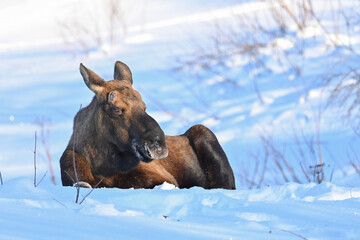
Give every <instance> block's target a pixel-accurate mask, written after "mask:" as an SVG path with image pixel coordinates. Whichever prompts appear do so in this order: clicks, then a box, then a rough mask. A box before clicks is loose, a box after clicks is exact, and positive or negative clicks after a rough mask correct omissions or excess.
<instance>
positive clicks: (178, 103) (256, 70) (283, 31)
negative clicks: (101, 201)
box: [0, 0, 360, 188]
mask: <svg viewBox="0 0 360 240" xmlns="http://www.w3.org/2000/svg"><path fill="white" fill-rule="evenodd" d="M0 32H1V34H0V104H1V105H0V172H1V176H2V179H3V181H4V182H6V181H8V180H10V179H12V178H15V177H22V176H33V175H34V157H35V156H36V160H37V170H36V171H37V174H38V175H39V176H43V175H44V174H45V173H46V176H45V178H44V181H52V182H53V183H54V184H58V185H59V184H61V179H60V169H59V158H60V156H61V154H62V152H63V151H64V149H65V147H66V145H67V143H68V141H69V139H70V136H71V134H72V121H73V117H74V116H75V114H76V112H77V111H78V110H79V108H80V105H82V106H86V105H88V104H89V103H90V101H91V99H92V96H93V93H92V92H91V91H90V90H89V89H88V88H87V87H86V86H85V84H84V82H83V80H82V77H81V75H80V73H79V64H80V62H82V63H84V65H85V66H87V67H89V68H91V69H92V70H94V71H95V72H97V73H98V74H99V75H100V76H102V77H103V78H104V79H105V80H111V79H112V76H113V65H114V63H115V61H116V60H120V61H123V62H125V63H126V64H127V65H128V66H129V67H130V69H131V70H132V72H133V79H134V88H135V89H137V90H139V92H140V93H141V94H142V96H143V99H144V102H145V103H146V104H147V111H148V113H149V114H150V115H151V116H153V117H154V118H155V119H156V120H157V121H158V122H159V124H160V126H161V127H162V128H163V130H164V131H165V133H166V134H168V135H176V134H181V133H183V132H184V131H186V130H187V129H188V128H189V127H190V126H192V125H193V124H197V123H201V124H204V125H206V126H208V127H209V128H210V129H211V130H213V131H214V132H215V134H216V135H217V137H218V139H219V141H220V143H221V145H222V146H223V148H224V150H225V152H226V154H227V156H228V158H229V161H230V164H231V166H232V168H233V170H234V173H235V178H236V185H237V188H258V187H261V186H268V185H274V184H284V183H286V182H298V183H306V182H316V183H322V182H324V181H330V182H333V183H335V184H338V185H343V186H350V187H351V186H359V182H360V181H359V180H360V152H359V149H360V142H359V136H360V125H359V123H360V121H359V119H360V118H359V117H360V112H359V110H360V77H359V76H360V70H359V69H360V68H359V65H360V2H359V1H355V0H348V1H340V0H293V1H286V0H268V1H265V0H252V1H251V0H248V1H240V0H237V1H235V0H224V1H215V0H210V1H209V0H206V1H205V0H191V1H190V0H183V1H165V0H153V1H145V0H132V1H130V0H93V1H85V0H62V1H46V0H2V1H1V2H0ZM35 132H36V135H37V137H36V138H35ZM35 143H36V148H35Z"/></svg>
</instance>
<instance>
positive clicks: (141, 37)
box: [125, 33, 154, 44]
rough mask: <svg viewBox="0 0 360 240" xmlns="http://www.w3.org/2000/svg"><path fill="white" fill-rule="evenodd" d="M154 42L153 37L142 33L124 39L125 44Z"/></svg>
mask: <svg viewBox="0 0 360 240" xmlns="http://www.w3.org/2000/svg"><path fill="white" fill-rule="evenodd" d="M152 40H154V36H153V35H151V34H149V33H143V34H138V35H133V36H128V37H126V38H125V43H126V44H140V43H146V42H150V41H152Z"/></svg>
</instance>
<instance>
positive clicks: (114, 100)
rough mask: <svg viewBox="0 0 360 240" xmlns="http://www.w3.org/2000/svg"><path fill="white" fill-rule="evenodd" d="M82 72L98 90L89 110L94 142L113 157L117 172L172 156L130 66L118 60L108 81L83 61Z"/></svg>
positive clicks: (88, 82)
mask: <svg viewBox="0 0 360 240" xmlns="http://www.w3.org/2000/svg"><path fill="white" fill-rule="evenodd" d="M80 73H81V75H82V77H83V79H84V82H85V84H86V85H87V87H88V88H89V89H90V90H91V91H93V92H94V93H95V97H94V100H93V102H94V104H95V105H96V107H93V108H91V109H92V110H91V109H89V111H90V110H91V111H93V113H92V115H93V116H94V118H93V120H92V121H94V123H93V126H94V128H95V130H94V131H95V132H96V139H94V141H97V142H98V143H97V146H100V148H102V149H104V151H107V153H105V154H110V155H111V156H112V159H113V160H114V161H112V162H113V164H114V165H115V166H114V167H115V169H117V171H119V172H127V171H130V170H132V169H134V168H136V166H137V165H138V164H139V162H140V161H143V162H151V161H152V160H154V159H161V158H164V157H166V156H167V155H168V148H167V146H166V141H165V135H164V132H163V131H162V130H161V128H160V126H159V124H158V123H157V122H156V121H155V120H154V119H153V118H152V117H151V116H149V115H148V114H147V113H146V105H145V103H144V102H143V101H142V98H141V95H140V93H139V92H138V91H136V90H134V89H133V86H132V85H133V80H132V74H131V71H130V69H129V67H128V66H127V65H125V64H124V63H122V62H120V61H117V62H116V63H115V69H114V80H111V81H104V80H103V79H102V78H101V77H100V76H99V75H97V74H96V73H95V72H93V71H92V70H90V69H88V68H86V67H85V66H84V65H83V64H80ZM89 121H90V119H89ZM108 149H110V150H108ZM109 152H110V153H109ZM99 164H103V163H99ZM109 164H110V163H109Z"/></svg>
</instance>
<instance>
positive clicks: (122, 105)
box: [60, 61, 235, 189]
mask: <svg viewBox="0 0 360 240" xmlns="http://www.w3.org/2000/svg"><path fill="white" fill-rule="evenodd" d="M80 73H81V75H82V77H83V79H84V81H85V84H86V85H87V87H88V88H89V89H90V90H91V91H93V92H94V93H95V96H94V98H93V100H92V101H91V103H90V104H89V105H88V106H87V107H86V108H83V109H81V110H80V111H79V112H78V113H77V115H76V116H75V119H74V128H73V134H72V136H71V139H70V141H69V144H68V146H67V147H66V149H65V151H64V153H63V155H62V156H61V159H60V167H61V179H62V184H63V185H64V186H72V185H74V183H75V180H76V179H77V180H78V182H79V183H78V184H79V185H80V186H88V187H90V186H91V187H95V185H97V184H98V183H99V182H100V181H101V183H100V185H98V187H118V188H131V187H132V188H153V187H154V186H156V185H159V184H162V183H163V182H165V181H166V182H169V183H172V184H174V185H175V186H177V187H179V188H190V187H193V186H200V187H203V188H207V189H209V188H225V189H235V182H234V174H233V171H232V169H231V167H230V164H229V162H228V159H227V157H226V155H225V153H224V151H223V149H222V148H221V146H220V144H219V142H218V140H217V139H216V137H215V135H214V134H213V133H212V132H211V131H210V130H209V129H208V128H206V127H204V126H202V125H195V126H193V127H191V128H190V129H189V130H188V131H186V132H185V133H184V134H183V135H179V136H166V135H165V134H164V132H163V131H162V130H161V128H160V126H159V124H158V123H157V122H156V121H155V120H154V119H153V118H152V117H150V116H149V115H148V114H147V113H146V111H145V110H146V106H145V103H144V102H143V101H142V99H141V95H140V94H139V92H137V91H136V90H134V89H133V87H132V83H133V80H132V74H131V71H130V69H129V68H128V66H126V65H125V64H124V63H122V62H120V61H117V62H116V63H115V71H114V80H111V81H104V80H103V79H102V78H101V77H99V76H98V75H97V74H96V73H94V72H93V71H91V70H90V69H88V68H86V67H85V66H84V65H82V64H80ZM74 160H75V163H76V168H74V165H73V163H74ZM74 169H76V175H77V177H75V170H74ZM80 183H81V184H80Z"/></svg>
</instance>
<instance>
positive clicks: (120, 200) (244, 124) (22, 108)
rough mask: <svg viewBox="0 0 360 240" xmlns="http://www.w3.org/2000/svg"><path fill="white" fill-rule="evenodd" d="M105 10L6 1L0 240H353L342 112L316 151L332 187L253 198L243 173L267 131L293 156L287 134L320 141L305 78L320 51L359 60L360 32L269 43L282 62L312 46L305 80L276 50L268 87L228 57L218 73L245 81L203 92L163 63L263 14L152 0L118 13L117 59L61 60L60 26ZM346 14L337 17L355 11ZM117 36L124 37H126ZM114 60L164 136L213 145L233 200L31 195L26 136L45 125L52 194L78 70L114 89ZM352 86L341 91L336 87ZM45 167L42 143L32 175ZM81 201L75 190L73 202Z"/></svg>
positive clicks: (200, 1) (162, 190)
mask: <svg viewBox="0 0 360 240" xmlns="http://www.w3.org/2000/svg"><path fill="white" fill-rule="evenodd" d="M104 2H105V1H102V0H94V1H92V2H91V4H90V2H89V1H85V0H76V1H75V0H64V1H47V0H37V1H34V0H16V1H14V0H3V1H1V2H0V22H1V23H2V24H1V32H2V34H1V35H0V55H1V56H0V62H1V64H0V83H1V89H0V102H1V104H2V105H1V108H0V109H1V110H0V135H1V138H0V171H1V174H2V177H3V180H4V184H3V185H0V239H274V240H275V239H276V240H281V239H286V240H288V239H309V240H310V239H312V240H315V239H316V240H320V239H326V240H328V239H360V229H359V226H360V207H359V206H360V188H359V179H360V176H359V175H358V174H357V173H356V171H355V170H354V168H352V167H351V166H349V165H346V161H347V158H346V157H344V156H346V155H349V148H347V146H348V145H346V143H348V142H350V143H351V145H350V147H351V148H350V149H352V148H354V149H358V147H359V138H356V137H354V135H352V134H349V132H351V129H349V127H344V124H343V120H342V119H339V118H338V116H339V115H341V114H342V113H339V112H338V111H336V110H334V109H331V108H330V110H329V111H327V112H325V113H323V115H322V117H323V118H324V123H322V125H321V131H322V132H321V134H322V135H321V137H322V141H324V142H325V143H326V145H325V146H326V147H324V148H325V149H331V150H333V151H334V155H335V156H334V157H335V158H336V160H334V159H333V156H331V157H328V156H326V154H324V156H323V157H324V162H325V163H326V164H331V166H330V167H329V168H330V170H331V169H334V172H333V173H334V174H333V181H332V183H329V182H325V183H323V184H320V185H316V184H314V183H308V184H296V183H287V184H284V185H280V186H279V185H277V184H272V185H269V186H265V187H261V188H258V189H252V190H249V189H246V188H245V186H244V185H242V184H241V182H240V181H239V178H240V177H239V172H240V171H242V170H248V171H250V170H249V169H252V168H251V167H252V166H254V163H253V162H252V161H251V159H249V157H248V156H246V154H247V153H248V152H254V153H256V152H257V151H258V145H259V144H257V145H256V144H254V142H255V141H256V139H257V138H258V137H259V133H264V132H271V133H272V134H273V135H274V137H276V138H280V139H283V140H284V142H285V143H287V144H288V145H287V146H289V145H291V143H289V136H288V135H287V134H288V132H286V131H289V130H290V129H294V128H296V127H298V126H300V127H303V129H304V131H305V134H306V133H309V132H310V131H312V129H314V125H312V124H311V121H312V119H313V118H314V116H316V113H315V112H314V111H313V108H315V107H316V106H317V105H316V103H318V102H319V101H321V100H322V99H323V98H325V97H326V96H327V95H328V94H329V93H328V92H324V91H322V90H321V89H320V88H313V89H309V91H308V92H307V93H304V92H302V91H301V90H302V89H301V88H299V86H301V83H299V81H305V80H307V81H309V82H311V81H314V78H313V76H314V74H313V72H314V71H316V70H317V69H321V68H324V64H322V63H323V62H322V61H323V60H322V58H327V57H329V55H327V54H328V49H329V48H328V45H327V44H331V43H336V44H337V45H339V46H349V45H350V44H351V45H354V46H355V47H358V44H359V43H360V40H359V39H360V37H359V34H358V31H359V28H357V29H354V35H352V36H351V37H349V36H347V35H344V31H341V29H339V30H340V31H339V33H338V34H335V35H327V36H324V30H323V28H322V27H321V26H319V24H318V23H317V22H316V21H314V22H313V23H312V24H310V25H308V26H307V27H306V28H304V29H303V30H302V31H299V32H296V33H295V34H294V36H293V38H291V39H286V38H276V39H275V40H274V41H273V42H271V43H269V46H268V47H271V46H278V47H280V48H281V49H282V50H284V51H286V52H288V53H289V54H290V55H289V56H290V57H291V53H292V52H291V51H293V50H294V48H295V47H294V43H295V41H296V38H298V39H302V40H304V42H306V43H307V44H309V45H310V46H309V47H307V48H306V49H305V51H304V53H303V55H304V61H305V63H306V62H310V63H311V66H313V69H312V68H307V69H305V71H306V72H305V73H304V79H301V80H299V78H297V76H296V75H295V74H294V73H293V72H289V71H288V70H289V69H288V66H286V65H282V64H279V62H277V61H273V60H271V58H270V57H271V54H272V51H270V49H269V48H266V47H264V48H261V49H259V52H260V54H262V55H263V56H264V60H265V61H267V62H266V63H267V64H268V66H269V68H270V70H271V71H272V72H271V74H268V76H267V77H265V78H263V79H257V78H258V76H259V75H260V74H267V73H264V72H262V71H261V69H256V68H254V69H250V71H249V69H247V68H246V66H247V65H248V64H249V59H248V58H247V57H245V56H244V57H243V56H238V55H236V56H234V57H233V58H230V59H229V60H228V61H227V62H226V63H225V64H226V65H227V66H228V67H232V68H233V69H232V70H231V71H233V70H237V71H241V74H239V79H238V83H239V84H240V85H241V87H240V88H241V89H240V90H239V89H235V88H234V86H233V85H227V83H226V81H225V78H222V77H210V76H209V77H207V78H206V79H205V82H203V83H201V82H200V81H199V80H198V79H187V76H184V75H180V76H178V75H176V74H175V73H174V72H171V71H169V69H170V68H171V67H172V66H171V64H170V63H169V62H171V59H172V58H174V57H177V56H179V55H184V54H187V53H188V52H189V49H188V48H189V45H190V44H193V42H192V40H193V38H195V39H196V40H198V41H199V43H201V44H202V41H201V40H202V39H203V38H205V37H206V36H208V35H209V33H210V29H212V27H211V26H210V25H212V24H213V23H214V22H217V23H220V22H221V21H229V22H231V21H233V20H234V17H236V16H238V15H241V14H246V15H248V16H249V17H250V16H251V14H252V13H255V12H257V13H260V15H261V13H262V11H264V10H266V9H267V8H268V6H267V5H266V3H265V2H253V1H245V2H243V3H239V2H238V1H232V0H231V1H207V0H197V1H192V0H184V1H176V2H172V1H163V0H154V1H152V3H151V4H147V8H146V9H145V8H144V9H142V8H141V7H139V6H143V5H142V3H143V2H144V3H145V2H146V1H143V2H142V1H140V0H138V1H123V2H124V4H125V7H126V8H128V9H129V11H128V12H127V15H128V17H129V18H128V25H129V26H128V28H127V35H126V36H124V39H122V40H121V41H120V43H119V46H116V47H114V46H111V45H110V44H108V43H103V44H102V45H101V46H99V48H98V49H97V48H94V49H91V51H90V53H89V55H87V56H80V57H79V56H76V57H73V56H70V55H69V54H67V53H65V52H64V49H65V48H64V46H63V41H62V39H61V37H60V35H59V22H61V21H72V17H76V18H78V19H85V15H86V14H88V13H89V12H90V13H91V14H92V15H94V14H96V15H97V19H104V18H105V17H106V11H104V9H103V6H104V5H103V4H104ZM352 2H353V1H346V2H344V3H342V5H343V6H344V7H347V6H352ZM324 6H327V1H316V3H315V5H314V8H315V9H317V10H321V11H322V13H324V15H326V14H325V13H326V8H323V7H324ZM332 7H333V8H336V7H337V6H332ZM263 20H264V19H262V18H260V19H259V21H263ZM269 24H271V23H269ZM106 27H108V26H107V25H106V24H105V25H103V28H104V29H106ZM340 28H341V26H340ZM294 29H295V28H294ZM116 33H117V34H119V35H120V36H121V33H122V29H116ZM321 41H323V42H321ZM103 52H106V53H107V54H108V55H107V56H104V54H103ZM330 57H332V56H330ZM116 60H122V61H124V62H126V63H127V64H128V65H129V66H130V67H131V69H132V71H133V76H134V88H135V89H138V90H139V92H140V93H141V94H142V96H143V99H144V101H145V102H146V104H147V108H148V113H149V115H151V116H153V117H154V119H156V121H157V122H158V123H159V124H160V125H161V127H162V128H163V129H164V131H165V132H166V133H167V134H169V135H175V134H181V133H183V132H184V131H186V129H188V128H189V127H190V126H191V125H192V124H195V123H203V124H205V125H207V126H208V127H210V128H211V129H212V130H213V131H214V132H215V133H216V136H217V138H218V139H219V141H220V142H221V144H222V146H223V147H224V150H225V152H226V154H227V156H228V158H229V161H230V164H231V166H232V168H233V169H234V172H235V178H236V185H237V188H238V190H235V191H228V190H220V189H214V190H204V189H201V188H197V187H195V188H191V189H177V188H175V186H173V185H171V184H168V183H164V184H162V185H160V186H157V187H155V189H152V190H145V189H139V190H134V189H127V190H124V189H95V190H94V191H93V192H92V193H91V194H90V195H89V196H88V197H87V198H86V199H85V200H84V202H83V203H82V204H76V203H75V194H76V190H75V188H73V187H61V186H59V185H57V186H54V185H52V184H51V182H50V179H49V174H48V175H47V176H46V177H45V179H44V181H43V182H42V183H41V184H40V185H39V186H38V187H36V188H35V187H34V186H33V181H32V179H31V176H32V174H33V171H34V168H33V163H32V159H33V151H34V149H33V147H34V132H35V131H37V132H38V134H39V133H40V131H41V129H40V128H39V126H38V125H36V124H35V123H34V121H35V120H36V119H38V118H39V117H40V118H41V117H50V118H51V120H52V122H51V124H49V129H48V130H49V132H50V139H49V143H50V152H51V154H52V160H53V167H54V172H55V178H56V180H57V182H58V184H59V182H60V174H59V173H60V169H59V164H58V159H59V157H60V155H61V154H62V151H63V150H64V149H65V146H66V144H67V141H68V140H69V137H70V135H71V131H72V120H73V117H74V116H75V114H76V112H77V111H78V109H79V106H80V104H83V106H85V105H87V104H88V103H89V102H90V100H91V98H92V96H93V94H92V93H91V92H90V91H88V89H87V88H86V87H85V85H84V84H83V81H82V79H81V76H80V74H79V71H78V66H79V63H80V62H83V63H84V64H85V65H86V66H89V67H90V68H91V69H93V70H94V71H96V72H98V73H99V74H100V75H101V76H102V77H104V78H105V79H107V80H108V79H110V78H112V69H113V64H114V61H116ZM305 63H304V64H305ZM325 66H326V65H325ZM169 72H170V74H169ZM305 78H306V79H305ZM253 79H257V80H258V82H257V85H258V87H259V90H260V92H261V95H262V98H263V99H262V101H259V99H258V97H257V96H256V94H254V92H253V84H252V80H253ZM284 79H285V80H284ZM284 81H285V82H288V83H289V84H284ZM357 81H358V80H356V79H354V78H351V79H348V80H347V81H346V82H345V83H344V86H352V85H354V84H355V83H356V82H357ZM224 86H225V87H224ZM208 89H211V90H208ZM212 90H213V91H212ZM309 105H310V107H309ZM276 127H280V128H281V130H283V129H285V131H281V130H279V129H276ZM284 132H285V133H284ZM286 133H287V134H286ZM289 148H290V147H289ZM324 151H325V150H324ZM337 159H338V160H337ZM294 161H296V159H295V160H294ZM333 162H336V164H333ZM241 166H244V167H243V168H244V169H241ZM47 168H48V167H47V159H46V157H45V154H44V150H43V146H42V145H41V141H40V139H39V141H38V171H39V173H38V175H39V176H42V175H43V174H44V173H45V171H46V169H47ZM327 179H328V178H327ZM89 191H90V190H89V189H81V196H80V199H81V200H82V199H83V197H84V196H85V195H86V194H87V193H88V192H89Z"/></svg>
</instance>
